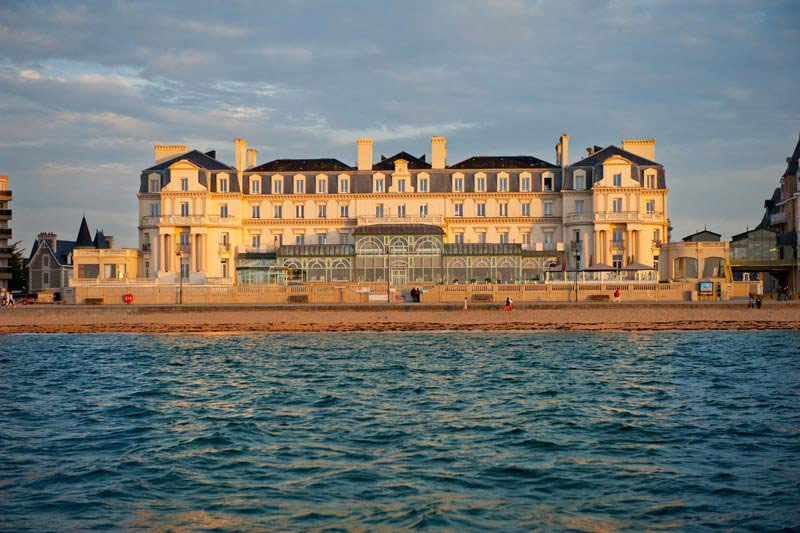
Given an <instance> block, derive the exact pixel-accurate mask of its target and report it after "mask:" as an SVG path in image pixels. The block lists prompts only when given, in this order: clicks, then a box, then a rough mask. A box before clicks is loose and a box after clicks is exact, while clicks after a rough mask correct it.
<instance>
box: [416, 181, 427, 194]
mask: <svg viewBox="0 0 800 533" xmlns="http://www.w3.org/2000/svg"><path fill="white" fill-rule="evenodd" d="M418 189H419V192H428V178H421V179H420V180H419V183H418Z"/></svg>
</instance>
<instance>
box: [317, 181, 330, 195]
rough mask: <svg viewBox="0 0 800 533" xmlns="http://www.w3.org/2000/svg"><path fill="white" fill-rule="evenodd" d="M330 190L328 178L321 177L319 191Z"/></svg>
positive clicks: (320, 192)
mask: <svg viewBox="0 0 800 533" xmlns="http://www.w3.org/2000/svg"><path fill="white" fill-rule="evenodd" d="M327 192H328V180H327V179H325V178H320V179H318V180H317V193H319V194H326V193H327Z"/></svg>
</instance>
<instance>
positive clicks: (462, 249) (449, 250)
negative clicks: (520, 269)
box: [444, 243, 522, 255]
mask: <svg viewBox="0 0 800 533" xmlns="http://www.w3.org/2000/svg"><path fill="white" fill-rule="evenodd" d="M444 255H522V246H520V245H519V244H515V243H506V244H500V243H461V244H457V243H448V244H445V245H444Z"/></svg>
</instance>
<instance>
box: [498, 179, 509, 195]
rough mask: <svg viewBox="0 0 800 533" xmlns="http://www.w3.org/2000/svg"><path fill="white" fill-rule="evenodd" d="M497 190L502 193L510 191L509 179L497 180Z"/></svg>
mask: <svg viewBox="0 0 800 533" xmlns="http://www.w3.org/2000/svg"><path fill="white" fill-rule="evenodd" d="M497 190H498V191H500V192H506V191H508V178H500V179H498V180H497Z"/></svg>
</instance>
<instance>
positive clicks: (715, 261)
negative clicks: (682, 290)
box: [703, 257, 725, 278]
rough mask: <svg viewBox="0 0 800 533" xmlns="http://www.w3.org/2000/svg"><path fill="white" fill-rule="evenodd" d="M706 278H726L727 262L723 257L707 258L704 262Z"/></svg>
mask: <svg viewBox="0 0 800 533" xmlns="http://www.w3.org/2000/svg"><path fill="white" fill-rule="evenodd" d="M703 277H704V278H724V277H725V260H724V259H723V258H721V257H706V260H705V261H703Z"/></svg>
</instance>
